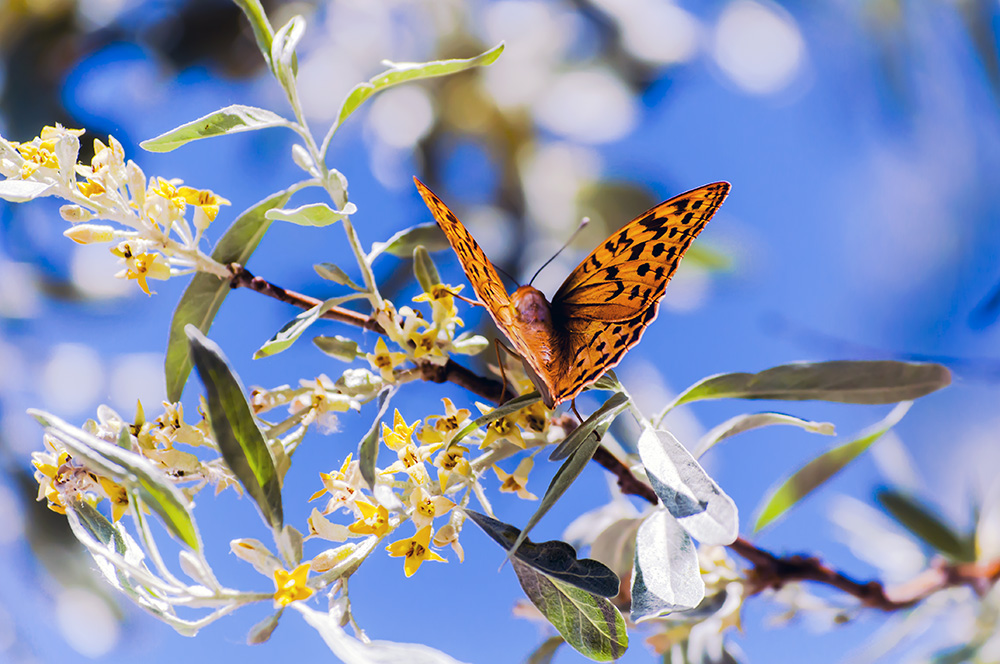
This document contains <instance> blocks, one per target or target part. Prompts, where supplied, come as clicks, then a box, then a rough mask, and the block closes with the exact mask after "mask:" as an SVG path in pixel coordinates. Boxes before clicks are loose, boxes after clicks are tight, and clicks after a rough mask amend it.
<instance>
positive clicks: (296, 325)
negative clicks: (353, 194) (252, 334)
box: [253, 293, 365, 360]
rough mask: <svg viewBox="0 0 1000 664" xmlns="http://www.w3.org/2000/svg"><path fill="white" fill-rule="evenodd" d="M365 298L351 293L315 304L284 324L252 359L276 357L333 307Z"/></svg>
mask: <svg viewBox="0 0 1000 664" xmlns="http://www.w3.org/2000/svg"><path fill="white" fill-rule="evenodd" d="M363 297H365V295H364V294H363V293H351V294H350V295H343V296H341V297H332V298H330V299H329V300H326V301H324V302H321V303H320V304H317V305H316V306H315V307H312V308H311V309H306V310H305V311H303V312H302V313H300V314H299V315H298V316H296V317H295V318H293V319H292V320H290V321H288V322H287V323H285V325H284V326H283V327H282V328H281V329H280V330H278V331H277V332H275V333H274V336H273V337H271V338H270V339H268V340H267V341H265V342H264V345H263V346H261V347H260V348H258V349H257V352H255V353H254V354H253V359H255V360H259V359H260V358H262V357H268V356H269V355H277V354H278V353H280V352H282V351H284V350H286V349H287V348H288V347H289V346H291V345H292V344H293V343H295V341H296V340H297V339H298V338H299V337H300V336H302V333H303V332H305V331H306V330H307V329H309V326H310V325H312V324H313V323H315V322H316V321H318V320H319V319H320V318H322V317H323V314H325V313H326V312H328V311H329V310H330V309H333V308H334V307H337V306H340V305H341V304H344V303H345V302H350V301H351V300H357V299H360V298H363Z"/></svg>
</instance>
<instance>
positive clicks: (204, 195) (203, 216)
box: [177, 187, 231, 230]
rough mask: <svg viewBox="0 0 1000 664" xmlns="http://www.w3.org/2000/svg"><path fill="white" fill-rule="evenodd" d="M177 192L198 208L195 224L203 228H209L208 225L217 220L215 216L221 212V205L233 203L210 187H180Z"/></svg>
mask: <svg viewBox="0 0 1000 664" xmlns="http://www.w3.org/2000/svg"><path fill="white" fill-rule="evenodd" d="M177 193H178V194H179V195H180V196H181V198H183V199H184V201H185V202H187V203H189V204H190V205H194V206H195V207H196V208H197V209H196V210H195V214H194V225H195V226H196V227H197V228H199V229H201V230H204V229H206V228H208V225H209V224H210V223H212V222H213V221H215V217H216V216H218V214H219V206H220V205H231V203H230V202H229V201H228V200H226V199H225V198H223V197H222V196H219V195H218V194H216V193H214V192H212V191H209V190H208V189H195V188H194V187H179V188H178V189H177Z"/></svg>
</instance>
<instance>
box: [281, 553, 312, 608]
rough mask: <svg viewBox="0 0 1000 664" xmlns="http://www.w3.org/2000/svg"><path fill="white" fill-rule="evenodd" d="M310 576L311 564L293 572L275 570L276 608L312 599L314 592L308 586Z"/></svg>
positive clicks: (300, 566)
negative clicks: (307, 581) (307, 580)
mask: <svg viewBox="0 0 1000 664" xmlns="http://www.w3.org/2000/svg"><path fill="white" fill-rule="evenodd" d="M308 576H309V563H302V564H301V565H299V566H298V567H296V568H295V569H293V570H292V571H291V572H286V571H285V570H283V569H276V570H274V587H275V591H274V604H275V606H288V605H289V604H291V603H292V602H297V601H299V600H300V599H308V598H309V597H311V596H312V594H313V592H314V591H313V589H312V588H310V587H309V586H307V585H306V579H307V578H308Z"/></svg>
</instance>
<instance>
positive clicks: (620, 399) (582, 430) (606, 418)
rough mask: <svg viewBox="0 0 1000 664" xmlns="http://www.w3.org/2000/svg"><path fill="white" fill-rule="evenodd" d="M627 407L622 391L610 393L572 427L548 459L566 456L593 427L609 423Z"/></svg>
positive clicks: (626, 400) (626, 399) (558, 458)
mask: <svg viewBox="0 0 1000 664" xmlns="http://www.w3.org/2000/svg"><path fill="white" fill-rule="evenodd" d="M627 407H628V397H627V396H625V394H623V393H622V392H615V393H614V394H612V395H611V397H610V398H609V399H608V400H607V401H605V402H604V405H602V406H601V407H600V408H598V409H597V410H596V411H594V413H593V414H592V415H591V416H590V417H588V418H587V419H586V421H584V422H583V423H582V424H581V425H580V426H578V427H577V428H576V429H573V432H572V433H571V434H570V435H568V436H566V438H565V439H563V441H562V442H561V443H559V445H557V446H556V449H554V450H552V454H550V455H549V461H561V460H563V459H565V458H566V457H568V456H569V455H570V454H572V453H573V451H574V450H576V448H578V447H579V446H580V444H581V443H582V442H583V441H584V439H585V438H586V437H587V436H589V435H590V434H591V433H592V432H593V431H594V429H596V428H597V427H599V426H601V425H602V424H604V423H605V422H607V423H608V424H610V423H611V422H612V421H613V420H614V419H615V418H616V417H618V416H619V415H620V414H621V412H622V411H623V410H625V408H627Z"/></svg>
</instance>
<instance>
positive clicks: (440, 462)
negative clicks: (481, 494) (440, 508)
mask: <svg viewBox="0 0 1000 664" xmlns="http://www.w3.org/2000/svg"><path fill="white" fill-rule="evenodd" d="M468 451H469V448H467V447H465V446H463V445H451V446H450V447H448V448H446V449H445V450H443V451H442V452H441V453H440V454H438V456H437V459H435V460H434V465H435V466H437V467H438V484H439V485H440V486H441V491H444V490H446V489H447V488H448V486H449V485H450V484H451V482H452V479H453V478H454V477H455V476H456V475H457V476H459V477H464V478H466V479H472V466H471V465H469V460H468V459H466V458H465V455H466V454H467V453H468Z"/></svg>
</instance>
